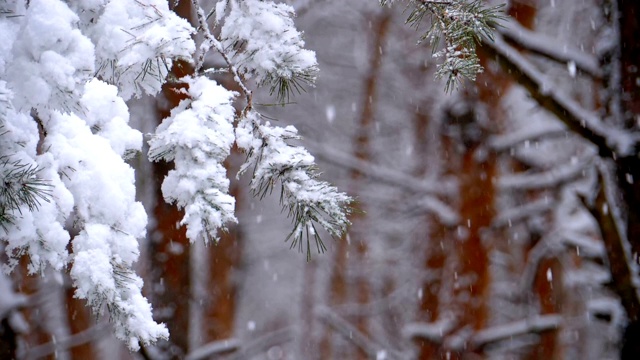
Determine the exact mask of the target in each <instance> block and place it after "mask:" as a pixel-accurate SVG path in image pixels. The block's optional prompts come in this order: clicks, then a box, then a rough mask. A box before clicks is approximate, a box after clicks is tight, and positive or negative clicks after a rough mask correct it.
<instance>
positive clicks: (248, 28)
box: [220, 0, 318, 103]
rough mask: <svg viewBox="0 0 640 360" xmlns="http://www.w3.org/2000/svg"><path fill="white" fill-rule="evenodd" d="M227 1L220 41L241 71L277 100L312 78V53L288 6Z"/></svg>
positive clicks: (284, 99)
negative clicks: (226, 11)
mask: <svg viewBox="0 0 640 360" xmlns="http://www.w3.org/2000/svg"><path fill="white" fill-rule="evenodd" d="M229 5H230V11H229V14H228V15H227V16H226V18H225V21H224V25H223V26H222V28H221V30H220V37H221V39H222V41H221V43H222V46H223V49H224V52H225V53H226V54H228V56H229V57H230V59H231V60H232V62H233V63H234V65H235V66H237V68H238V70H239V72H240V74H241V75H243V76H245V77H247V78H249V77H252V78H254V79H255V80H256V81H257V82H258V84H259V85H267V84H268V85H269V86H270V93H271V94H275V95H276V98H277V99H278V101H279V102H280V103H286V102H288V101H289V97H290V95H291V94H292V93H293V92H296V93H300V92H302V91H304V86H306V85H312V84H313V83H314V82H315V79H316V75H317V72H318V64H317V61H316V56H315V53H314V52H313V51H310V50H307V49H304V41H303V40H302V34H301V33H300V32H299V31H298V30H297V29H296V28H295V26H294V24H293V16H294V10H293V8H292V7H291V6H289V5H286V4H276V3H274V2H272V1H259V0H243V1H238V0H230V1H229Z"/></svg>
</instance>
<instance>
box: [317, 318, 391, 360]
mask: <svg viewBox="0 0 640 360" xmlns="http://www.w3.org/2000/svg"><path fill="white" fill-rule="evenodd" d="M315 314H316V316H317V317H318V318H320V320H322V321H323V322H324V323H325V324H327V325H328V326H330V327H331V328H333V329H334V330H336V331H337V332H338V333H339V334H340V335H342V336H343V337H344V338H345V339H347V340H349V341H350V342H351V343H353V344H354V345H355V346H357V347H358V348H360V349H361V350H362V351H364V352H365V353H366V354H367V355H368V356H369V358H371V359H375V358H377V355H378V354H380V353H388V352H389V350H388V349H384V348H383V347H382V346H380V345H379V344H377V343H376V342H375V341H373V340H371V339H369V338H368V337H367V336H366V335H364V334H363V333H362V332H360V331H359V330H358V328H356V327H355V326H353V325H351V324H350V323H349V322H348V321H347V320H345V319H343V318H342V317H341V316H340V315H338V314H336V313H335V312H334V311H333V310H331V309H330V308H328V307H320V308H318V309H316V311H315ZM394 353H395V352H394ZM397 358H400V356H398V357H397Z"/></svg>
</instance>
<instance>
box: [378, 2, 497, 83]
mask: <svg viewBox="0 0 640 360" xmlns="http://www.w3.org/2000/svg"><path fill="white" fill-rule="evenodd" d="M394 2H396V1H394V0H380V4H381V5H383V6H384V5H388V4H391V3H394ZM407 7H408V9H410V10H409V16H408V18H407V21H406V22H407V24H409V25H410V26H412V27H414V28H415V29H416V30H420V27H421V26H422V25H423V24H424V23H426V31H424V33H423V35H421V37H420V42H422V41H429V42H430V44H431V45H432V48H433V56H434V57H436V58H444V62H443V63H442V64H440V65H438V69H437V71H436V77H437V78H445V79H446V84H445V91H447V92H449V91H452V90H453V89H455V88H457V87H458V86H459V85H460V84H462V82H463V80H464V79H468V80H471V81H475V79H476V75H477V74H478V73H480V72H482V71H483V68H482V66H481V65H480V60H479V59H478V56H477V55H476V46H477V45H478V44H479V43H480V40H481V37H483V36H484V37H487V38H489V39H493V36H492V33H493V30H494V29H495V28H496V27H497V26H499V21H501V20H504V19H505V17H504V16H503V15H501V13H500V11H501V9H502V8H503V7H504V4H502V5H497V6H491V7H487V6H485V5H484V3H483V1H481V0H410V1H408V4H407ZM438 49H440V50H438Z"/></svg>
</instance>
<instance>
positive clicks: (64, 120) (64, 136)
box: [0, 0, 495, 350]
mask: <svg viewBox="0 0 640 360" xmlns="http://www.w3.org/2000/svg"><path fill="white" fill-rule="evenodd" d="M384 3H386V1H383V4H384ZM410 3H412V4H413V5H414V6H415V11H414V12H412V15H411V16H412V17H411V18H410V19H409V21H410V22H412V23H414V24H418V23H419V22H420V20H421V19H422V18H423V17H424V16H425V15H429V16H431V26H432V28H431V29H430V30H429V32H428V34H427V35H426V36H427V37H432V38H435V42H436V43H437V42H438V39H439V38H443V39H444V40H445V49H444V52H443V53H442V55H443V56H444V57H445V63H444V64H443V65H442V67H441V70H440V73H439V74H440V75H441V76H446V77H447V78H448V79H449V80H448V82H447V88H450V87H451V85H455V84H457V82H459V80H460V76H462V77H468V78H474V76H475V73H477V72H478V71H480V70H481V68H479V67H478V66H479V65H477V59H476V58H475V54H474V53H473V50H474V46H475V43H474V41H473V39H474V37H477V36H478V34H485V35H488V34H490V33H489V32H488V30H487V29H488V27H489V26H490V25H491V24H492V21H493V20H494V17H495V16H494V15H495V9H492V10H490V11H489V12H487V11H485V9H484V8H482V7H480V6H479V5H478V2H477V1H472V2H469V4H471V7H469V6H467V5H465V4H467V2H465V1H461V0H452V1H446V2H436V1H416V0H413V1H410ZM192 5H193V6H194V8H195V10H196V14H197V18H196V23H197V26H196V28H193V27H192V26H191V25H190V24H189V23H188V22H187V21H186V20H185V19H182V18H180V17H178V16H177V15H176V14H174V13H173V12H172V11H170V10H169V7H168V4H167V1H166V0H135V1H130V0H80V1H73V2H65V1H62V0H30V1H27V0H7V1H2V2H1V3H0V33H1V34H3V41H2V42H0V128H1V131H0V139H1V144H2V145H1V146H0V179H1V180H2V181H0V227H1V229H0V234H1V235H0V236H1V237H2V240H3V242H4V250H5V252H6V254H7V257H8V259H9V260H8V262H7V263H6V264H3V265H4V266H3V267H4V270H5V271H7V272H10V271H11V270H12V269H13V268H14V267H15V266H16V265H17V264H18V261H19V259H20V257H22V256H23V255H26V256H27V257H28V259H29V265H28V270H29V271H30V272H31V273H33V274H36V273H43V271H44V270H45V268H47V267H51V268H52V269H54V270H55V271H63V270H64V269H66V268H67V267H68V266H69V267H70V270H69V273H70V276H71V279H72V281H73V286H74V287H75V288H76V291H75V296H76V297H77V298H80V299H85V300H86V301H87V303H88V305H90V306H91V307H92V309H93V311H94V312H95V313H98V314H99V313H101V312H102V311H104V309H107V310H108V313H109V317H110V319H111V320H112V322H113V324H114V331H115V335H116V337H118V338H119V339H121V340H123V341H124V342H125V343H126V344H127V346H128V347H129V349H131V350H137V349H138V348H139V347H140V344H149V343H154V342H155V341H157V340H159V339H164V338H167V337H168V336H169V333H168V331H167V329H166V327H165V326H164V324H158V323H156V322H155V321H154V320H153V318H152V312H151V306H150V304H149V302H148V301H147V299H146V298H145V297H144V296H143V295H142V293H141V289H142V279H141V278H140V277H138V276H137V275H136V274H135V273H134V271H133V264H134V262H136V261H137V259H138V256H139V249H138V239H140V238H142V237H144V236H145V229H146V225H147V215H146V214H145V211H144V209H143V207H142V205H141V204H140V203H139V202H136V201H135V184H134V172H133V169H132V168H131V167H130V166H129V165H128V164H127V163H126V162H125V160H126V159H128V158H130V157H131V156H132V155H134V154H136V153H138V152H140V151H141V148H142V141H143V135H142V134H141V133H140V132H139V131H138V130H135V129H133V128H131V127H130V126H129V124H128V123H129V116H130V115H129V109H128V106H127V104H126V101H127V100H129V99H131V98H133V97H140V96H142V95H144V94H146V95H151V96H153V95H156V94H157V93H158V92H159V91H160V89H161V86H162V85H163V84H164V83H165V81H167V76H168V75H169V73H170V69H171V67H172V63H173V61H175V60H177V59H179V60H182V61H186V62H189V63H191V64H193V65H194V68H195V71H194V73H193V74H191V75H190V76H187V77H184V78H181V79H171V81H175V82H178V83H183V84H186V85H187V86H186V87H185V90H184V92H185V95H186V100H183V101H182V102H181V103H180V104H179V105H178V106H177V107H176V108H175V109H173V110H172V111H171V114H170V116H169V117H167V118H166V119H164V120H163V122H162V124H161V125H159V126H158V128H157V129H156V131H155V133H154V134H152V135H151V136H150V140H149V145H150V150H149V154H148V155H149V158H150V159H151V160H152V161H160V160H164V161H172V162H173V163H174V170H172V171H171V172H170V173H169V174H168V176H167V177H166V178H165V180H164V182H163V184H162V193H163V195H164V199H165V200H166V201H167V202H170V203H175V204H176V205H177V206H178V207H179V208H182V209H184V212H185V216H184V218H183V219H182V221H181V223H180V224H181V225H185V226H186V227H187V236H188V238H189V239H190V240H191V241H192V242H193V241H205V242H206V243H211V242H215V241H217V239H218V232H219V231H220V230H225V226H226V224H228V223H233V222H236V217H235V215H234V205H235V200H234V198H233V197H232V196H230V195H229V193H228V190H229V179H228V178H227V177H226V170H225V168H224V166H223V161H224V160H225V159H226V158H227V157H228V156H229V154H230V150H231V147H232V146H233V144H234V143H235V144H237V146H238V147H239V148H240V149H241V150H243V151H244V152H245V153H246V155H247V160H246V163H245V164H244V165H243V166H242V168H241V171H240V173H245V172H250V173H251V176H252V178H251V183H250V187H251V190H252V192H253V193H254V194H255V195H257V196H259V197H262V196H264V195H265V194H267V193H270V192H271V191H272V190H273V189H274V187H276V186H279V187H280V189H279V191H278V192H279V193H280V196H281V204H282V206H283V209H286V210H287V211H288V213H289V215H290V217H291V218H292V219H293V230H292V232H291V233H290V235H289V236H288V237H287V240H290V241H291V246H292V247H296V248H298V249H300V250H301V251H305V252H306V254H307V257H309V256H310V254H311V248H312V245H311V240H314V242H315V247H316V249H317V251H318V252H322V251H324V249H325V248H324V245H323V243H322V241H321V240H320V235H319V230H320V229H324V230H325V231H327V232H328V233H329V234H330V235H332V236H335V237H340V236H342V235H343V234H344V232H345V231H346V228H347V226H348V225H349V220H348V215H349V212H350V206H349V204H350V203H351V201H352V199H351V198H350V197H349V196H347V195H346V194H344V193H342V192H339V191H338V189H336V188H335V187H334V186H332V185H331V184H329V183H326V182H324V181H321V180H319V179H318V173H317V172H316V170H315V169H316V167H315V164H314V158H313V156H311V155H310V154H309V153H308V152H307V151H306V150H305V149H304V148H302V147H300V146H293V145H291V144H290V143H289V141H290V140H292V139H297V138H298V135H297V131H296V129H295V128H294V127H292V126H285V127H278V126H273V125H272V124H270V123H269V122H268V121H264V120H263V117H262V116H261V114H260V113H259V112H257V111H256V110H255V109H254V107H253V102H252V99H253V95H252V90H251V85H250V84H255V85H254V87H261V86H267V87H268V88H269V90H270V93H271V95H274V96H275V97H276V99H277V101H278V102H279V103H281V104H285V103H286V102H287V101H288V99H289V96H290V95H291V94H292V93H294V92H298V93H300V92H301V91H303V90H304V89H303V87H304V86H309V85H313V82H314V81H315V77H316V74H317V71H318V69H317V62H316V58H315V53H314V52H313V51H310V50H307V49H305V48H304V41H303V40H302V34H301V33H300V32H299V31H298V30H297V29H296V28H295V26H294V23H293V16H294V12H293V8H291V7H290V6H288V5H285V4H278V3H275V2H273V1H261V0H221V1H217V2H216V3H215V4H214V6H213V7H212V8H211V9H206V11H205V9H203V8H202V7H201V5H200V3H199V2H198V0H192ZM461 24H462V26H461ZM211 28H215V29H216V31H214V32H212V31H211ZM196 33H198V36H197V37H196V38H198V39H201V40H200V41H199V43H198V44H196V42H194V40H193V37H194V34H196ZM214 34H218V35H214ZM457 44H461V46H457ZM453 49H455V51H454V50H453ZM212 54H213V55H215V56H219V57H220V58H221V59H222V60H223V65H222V66H221V68H205V67H204V63H205V59H206V58H207V56H209V55H212ZM438 54H440V53H438ZM218 72H228V73H230V74H231V75H232V76H233V79H234V81H235V82H236V83H237V85H238V87H239V88H240V89H241V93H236V92H233V91H230V90H228V89H226V88H224V87H223V86H221V85H220V84H218V83H217V82H216V81H214V80H212V79H211V78H210V77H209V76H210V75H211V74H215V73H218ZM234 105H240V107H242V108H243V110H242V111H241V112H240V114H239V115H238V114H236V111H235V107H234ZM70 232H72V233H73V234H76V235H74V236H73V237H72V236H71V235H70ZM69 244H70V245H71V246H70V248H71V250H72V251H71V252H69V251H68V248H69V246H68V245H69Z"/></svg>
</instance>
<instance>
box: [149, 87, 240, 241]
mask: <svg viewBox="0 0 640 360" xmlns="http://www.w3.org/2000/svg"><path fill="white" fill-rule="evenodd" d="M185 80H186V82H187V83H188V84H189V87H188V90H187V93H188V95H189V97H190V98H189V99H187V100H183V101H182V102H181V103H180V105H179V106H178V107H177V108H175V109H173V111H172V112H171V116H170V117H168V118H167V119H165V120H164V121H163V122H162V124H161V125H160V126H158V129H157V130H156V134H155V135H154V136H153V138H152V139H151V140H150V141H149V146H150V147H149V158H150V159H151V160H153V161H158V160H161V159H163V160H167V161H174V163H175V169H174V170H171V171H170V172H169V174H168V175H167V177H166V178H165V179H164V182H163V183H162V193H163V195H164V198H165V200H166V201H167V202H175V203H176V204H177V205H178V207H179V208H184V209H185V216H184V218H183V219H182V221H181V224H182V225H187V236H188V237H189V239H190V240H191V241H192V242H193V241H196V240H197V239H205V241H206V242H211V241H214V240H215V241H217V239H218V230H220V229H223V230H224V229H225V228H226V224H227V223H233V222H236V218H235V215H234V207H235V199H234V198H233V197H232V196H230V195H229V194H228V191H229V179H228V178H227V171H226V169H225V167H224V165H223V162H224V161H225V159H226V158H227V157H228V156H229V154H230V153H231V146H232V145H233V143H234V141H235V137H234V133H233V121H234V119H235V109H234V107H233V104H232V99H233V97H234V95H235V94H234V93H233V92H230V91H228V90H227V89H225V88H223V87H222V86H220V85H218V84H217V83H216V82H215V81H213V80H209V79H207V78H206V77H198V78H195V79H185Z"/></svg>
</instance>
